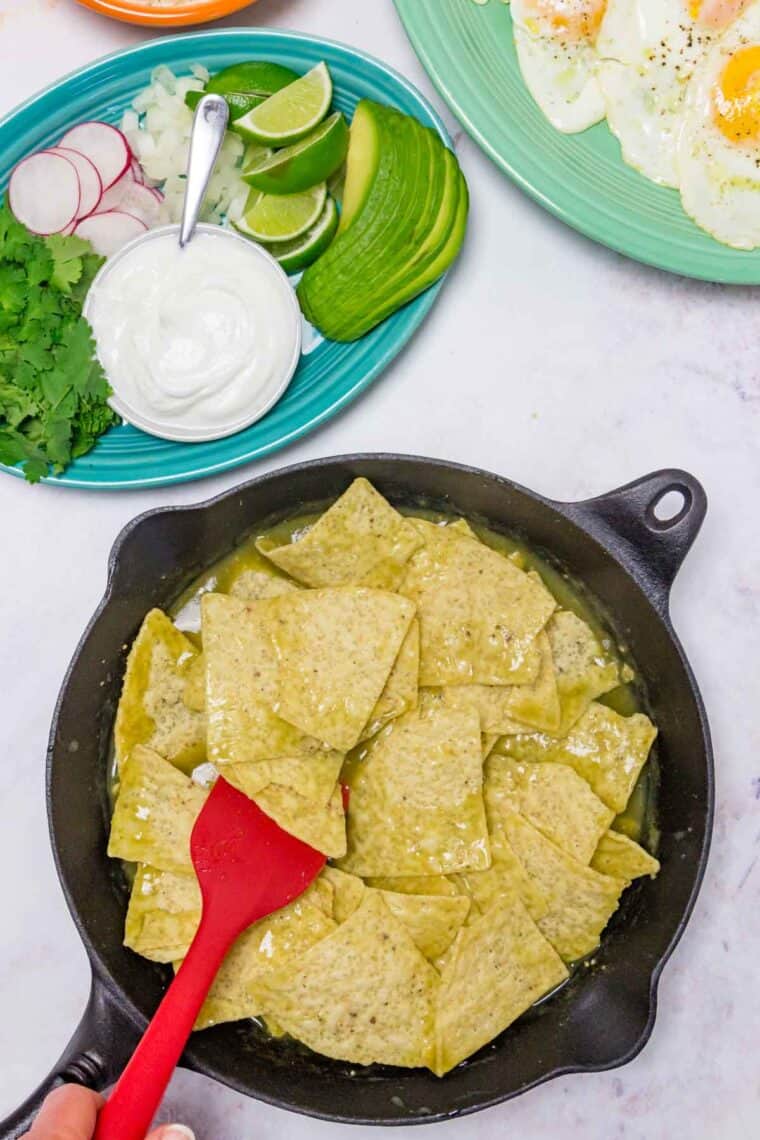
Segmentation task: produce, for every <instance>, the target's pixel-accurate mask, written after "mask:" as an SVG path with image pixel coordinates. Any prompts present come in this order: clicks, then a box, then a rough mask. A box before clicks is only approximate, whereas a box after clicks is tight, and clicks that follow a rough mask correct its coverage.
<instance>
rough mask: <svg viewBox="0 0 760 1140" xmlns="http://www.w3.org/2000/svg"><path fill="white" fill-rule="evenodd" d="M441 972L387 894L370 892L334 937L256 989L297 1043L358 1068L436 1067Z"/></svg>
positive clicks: (320, 943)
mask: <svg viewBox="0 0 760 1140" xmlns="http://www.w3.org/2000/svg"><path fill="white" fill-rule="evenodd" d="M438 983H439V979H438V973H437V972H436V970H434V969H433V967H432V966H431V965H430V963H429V962H428V961H427V960H426V959H425V958H424V957H423V955H422V954H421V953H420V951H419V950H418V949H417V947H416V946H415V944H414V941H413V939H412V937H411V935H410V934H409V933H408V931H407V930H406V928H405V927H404V926H403V925H402V923H400V922H399V920H398V919H397V918H395V917H394V916H393V915H392V914H391V912H390V911H389V910H388V907H387V905H386V903H385V902H384V900H383V897H382V895H381V894H380V893H379V892H377V891H367V892H366V894H365V896H364V898H363V900H362V903H361V905H360V906H359V908H358V909H357V910H356V911H355V912H354V913H353V914H352V915H351V917H350V918H349V919H347V920H346V922H344V923H343V925H342V926H339V927H338V929H337V930H336V931H335V933H334V934H331V935H330V936H329V938H325V939H323V940H322V941H321V942H318V943H317V944H316V946H313V947H312V948H311V949H310V950H308V951H307V952H306V954H304V955H303V956H302V957H301V958H300V960H299V961H298V962H297V963H296V964H294V966H293V968H292V969H290V970H283V971H280V973H279V974H278V975H276V976H271V977H269V978H267V979H266V980H264V979H262V981H261V984H259V982H258V980H257V984H256V989H257V992H258V993H259V994H260V997H261V1000H262V1005H263V1007H264V1009H265V1011H266V1014H267V1015H268V1016H271V1017H273V1018H274V1019H275V1021H276V1022H278V1024H279V1025H281V1026H282V1027H283V1028H284V1029H285V1030H286V1031H287V1032H288V1033H289V1034H290V1035H291V1036H292V1037H296V1038H297V1039H298V1040H299V1041H302V1042H303V1043H304V1045H307V1046H308V1047H309V1048H310V1049H313V1050H315V1052H317V1053H322V1054H324V1055H325V1056H327V1057H335V1058H336V1059H338V1060H343V1061H351V1062H353V1063H355V1064H358V1065H371V1064H373V1063H374V1062H377V1063H379V1064H384V1065H399V1066H403V1067H405V1068H415V1067H417V1066H420V1065H428V1064H430V1062H431V1061H432V1051H433V1016H434V1006H435V998H436V993H437V990H438Z"/></svg>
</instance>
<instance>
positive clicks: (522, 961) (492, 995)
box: [435, 894, 568, 1076]
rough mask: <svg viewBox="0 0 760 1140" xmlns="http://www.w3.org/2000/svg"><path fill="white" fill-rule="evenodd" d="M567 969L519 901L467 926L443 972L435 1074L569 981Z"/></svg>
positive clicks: (509, 899)
mask: <svg viewBox="0 0 760 1140" xmlns="http://www.w3.org/2000/svg"><path fill="white" fill-rule="evenodd" d="M567 976H568V974H567V969H566V968H565V966H564V964H563V962H562V959H561V958H559V957H558V955H557V954H556V953H555V951H554V950H553V949H552V947H551V945H550V944H549V942H548V941H547V940H546V938H544V936H543V935H542V934H541V933H540V931H539V930H538V928H537V926H536V924H535V923H534V922H533V919H532V918H531V917H530V915H529V914H528V912H527V910H526V909H525V907H524V906H523V904H522V902H521V901H520V900H519V898H517V896H516V895H514V894H511V895H502V896H500V898H499V899H498V901H497V902H496V903H495V904H494V905H493V906H492V907H491V908H490V910H489V911H488V913H487V914H486V915H483V916H482V917H480V918H478V919H476V920H475V921H473V922H472V923H471V924H470V925H468V926H465V927H463V928H462V930H460V932H459V934H458V935H457V941H456V943H455V944H454V950H453V952H452V954H451V956H450V957H449V959H448V961H447V962H446V965H445V966H444V969H443V973H442V976H441V988H440V991H439V994H438V1005H437V1011H436V1064H435V1072H436V1073H437V1074H438V1076H443V1074H444V1073H447V1072H448V1071H449V1070H450V1069H453V1068H454V1066H455V1065H458V1064H459V1062H460V1061H463V1060H464V1059H465V1057H469V1056H470V1055H471V1054H472V1053H475V1052H477V1050H478V1049H480V1048H482V1046H483V1045H486V1044H487V1043H488V1042H489V1041H492V1040H493V1038H494V1037H496V1036H498V1034H499V1033H502V1032H503V1031H504V1030H505V1029H506V1028H507V1026H509V1025H511V1024H512V1022H513V1021H515V1020H516V1019H517V1018H518V1017H519V1016H520V1015H521V1014H522V1013H524V1012H525V1010H526V1009H529V1008H530V1006H532V1005H533V1003H534V1002H536V1001H538V999H539V998H540V997H543V995H544V994H547V993H549V992H550V991H551V990H553V989H555V988H556V986H558V985H560V983H562V982H564V981H565V979H566V978H567Z"/></svg>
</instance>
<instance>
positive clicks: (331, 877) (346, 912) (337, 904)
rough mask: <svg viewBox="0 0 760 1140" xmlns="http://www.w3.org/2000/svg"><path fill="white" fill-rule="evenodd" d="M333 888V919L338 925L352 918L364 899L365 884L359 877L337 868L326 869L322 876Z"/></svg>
mask: <svg viewBox="0 0 760 1140" xmlns="http://www.w3.org/2000/svg"><path fill="white" fill-rule="evenodd" d="M320 878H321V879H325V880H326V881H327V882H328V883H330V884H331V885H332V888H333V911H332V917H333V918H334V919H335V921H336V922H337V923H341V922H345V921H346V919H347V918H350V917H351V915H352V914H353V913H354V911H355V910H356V908H357V907H358V906H359V905H360V904H361V901H362V899H363V898H364V890H365V887H364V883H363V882H362V881H361V879H360V878H359V877H358V876H357V875H349V874H348V872H346V871H340V870H338V868H337V867H325V869H324V871H323V872H322V874H321V875H320Z"/></svg>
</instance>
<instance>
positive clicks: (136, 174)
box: [131, 158, 145, 186]
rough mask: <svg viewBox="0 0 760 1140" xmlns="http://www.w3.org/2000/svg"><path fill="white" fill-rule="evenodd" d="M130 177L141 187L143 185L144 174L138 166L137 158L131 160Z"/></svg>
mask: <svg viewBox="0 0 760 1140" xmlns="http://www.w3.org/2000/svg"><path fill="white" fill-rule="evenodd" d="M131 169H132V177H133V178H134V180H135V182H139V183H140V185H141V186H144V185H145V174H144V173H143V168H142V167H141V166H140V160H139V159H137V158H133V159H132V168H131Z"/></svg>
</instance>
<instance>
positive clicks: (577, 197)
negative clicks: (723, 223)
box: [394, 0, 760, 285]
mask: <svg viewBox="0 0 760 1140" xmlns="http://www.w3.org/2000/svg"><path fill="white" fill-rule="evenodd" d="M394 3H395V6H396V10H397V12H398V15H399V17H400V20H401V23H402V25H403V27H404V30H405V32H406V34H407V36H408V38H409V41H410V43H411V45H412V47H413V49H414V51H415V53H416V54H417V56H418V58H419V60H420V62H421V63H422V65H423V67H424V68H425V70H426V71H427V73H428V75H429V76H430V79H431V80H432V82H433V84H434V85H435V87H436V88H437V90H438V92H439V93H440V95H441V96H442V98H443V99H444V100H445V102H446V103H447V104H448V106H449V108H450V109H451V111H452V112H453V113H454V115H455V116H456V117H457V119H458V120H459V122H460V123H461V124H462V126H463V127H464V129H465V130H466V131H467V133H468V134H469V135H470V136H471V137H472V138H473V139H474V140H475V142H476V143H477V144H478V145H479V146H480V148H481V149H482V150H483V151H484V152H485V154H487V155H488V157H489V158H490V159H492V161H493V162H494V163H495V164H496V165H497V166H498V167H499V169H500V170H502V171H503V172H504V173H505V174H507V175H508V176H509V177H510V178H511V179H512V181H513V182H515V183H516V184H517V185H518V186H519V187H520V189H522V190H523V191H525V193H526V194H528V196H529V197H531V198H532V199H533V200H534V201H535V202H537V203H538V204H539V205H540V206H542V207H543V208H544V209H546V210H547V211H548V212H549V213H551V214H553V215H554V216H555V217H557V218H559V219H560V221H562V222H564V223H565V224H567V225H569V226H570V227H571V228H572V229H574V230H576V231H577V232H579V233H581V234H583V235H584V236H585V237H588V238H591V239H592V240H593V241H596V242H598V243H599V244H601V245H604V246H607V247H608V248H609V249H612V250H614V251H615V252H616V253H620V254H623V255H624V256H626V257H629V258H631V259H633V260H634V261H639V262H641V263H643V264H645V265H650V266H653V267H654V268H656V269H663V270H666V271H667V272H669V273H675V274H678V275H680V276H682V277H691V278H694V279H696V280H701V281H709V282H712V283H715V284H726V285H760V249H759V250H754V251H744V250H738V249H733V248H731V247H730V246H725V245H722V244H721V243H720V242H718V241H716V240H715V239H714V238H712V237H710V235H709V234H707V233H705V232H704V231H703V230H701V229H699V227H698V226H696V224H695V223H694V222H692V221H691V219H690V218H688V217H687V215H686V214H685V213H684V211H683V210H682V208H681V205H680V199H679V197H678V193H677V191H675V190H670V189H667V188H665V187H662V186H656V185H655V184H654V183H652V182H650V181H648V180H647V179H645V178H644V177H643V176H642V175H641V174H639V173H638V172H637V171H635V170H633V169H632V168H631V167H629V166H627V165H626V164H625V163H624V162H623V159H622V157H621V155H620V147H619V144H618V142H617V140H616V139H615V137H614V136H613V134H612V132H611V131H610V130H609V128H608V126H607V124H606V122H602V123H599V124H597V125H596V126H594V127H591V128H589V130H587V131H584V132H582V133H581V134H578V135H563V134H561V133H560V132H559V131H556V130H555V129H554V128H553V127H552V126H551V125H550V124H549V123H548V121H547V120H546V119H545V118H544V116H543V114H542V113H541V111H539V109H538V107H537V106H536V105H535V103H534V102H533V100H532V98H531V97H530V95H529V94H528V92H527V88H526V87H525V85H524V83H523V81H522V77H521V75H520V71H519V65H518V63H517V59H516V56H515V52H514V46H513V43H512V36H511V34H510V31H511V20H512V18H511V15H510V12H509V7H508V5H507V4H505V3H501V2H499V0H487V3H485V4H484V5H483V4H477V3H475V2H474V0H394ZM500 41H501V42H500ZM499 80H501V89H500V84H499ZM508 86H509V87H510V89H509V90H507V87H508ZM594 183H595V184H594Z"/></svg>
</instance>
